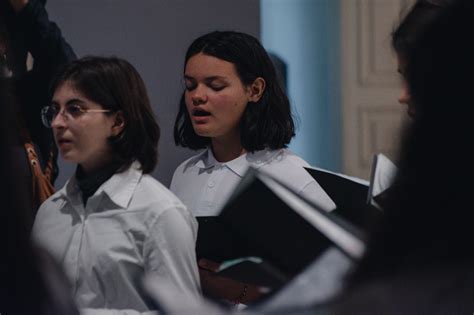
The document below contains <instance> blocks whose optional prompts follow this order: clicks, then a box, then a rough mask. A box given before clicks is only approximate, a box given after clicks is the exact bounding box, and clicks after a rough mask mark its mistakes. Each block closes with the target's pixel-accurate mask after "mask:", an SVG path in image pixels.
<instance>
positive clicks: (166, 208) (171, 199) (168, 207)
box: [130, 175, 197, 232]
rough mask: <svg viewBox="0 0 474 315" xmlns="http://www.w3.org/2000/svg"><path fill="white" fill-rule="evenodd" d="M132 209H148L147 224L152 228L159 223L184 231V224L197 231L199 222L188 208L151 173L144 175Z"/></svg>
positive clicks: (131, 206)
mask: <svg viewBox="0 0 474 315" xmlns="http://www.w3.org/2000/svg"><path fill="white" fill-rule="evenodd" d="M130 209H131V210H134V209H137V210H138V209H146V213H147V218H148V219H147V220H148V222H147V225H148V226H149V228H150V229H152V228H153V227H154V226H156V224H159V225H160V226H162V227H163V226H166V228H165V229H166V230H167V229H168V228H173V227H180V229H181V232H182V231H183V230H182V228H184V226H189V227H191V229H192V230H196V231H197V222H196V221H195V219H194V217H193V215H192V214H191V212H190V211H189V210H188V208H187V207H186V206H185V205H184V204H183V203H182V202H181V200H179V199H178V197H176V195H175V194H173V192H171V191H170V190H169V189H168V188H166V187H165V186H164V185H163V184H161V183H160V182H159V181H157V180H156V179H154V178H153V177H152V176H150V175H143V177H142V179H141V181H140V183H139V185H138V186H137V189H136V191H135V194H134V197H133V199H132V203H131V205H130ZM167 224H170V225H171V226H167ZM178 230H179V229H178Z"/></svg>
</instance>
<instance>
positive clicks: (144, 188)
mask: <svg viewBox="0 0 474 315" xmlns="http://www.w3.org/2000/svg"><path fill="white" fill-rule="evenodd" d="M133 201H134V202H135V203H140V204H143V205H148V206H152V205H153V206H154V207H153V208H155V209H167V208H176V207H178V208H179V207H184V205H183V203H182V202H181V201H180V200H179V199H178V197H176V196H175V195H174V194H173V193H172V192H171V191H170V190H169V189H168V188H166V187H165V186H164V185H163V184H162V183H160V182H159V181H158V180H156V179H155V178H153V177H152V176H151V175H148V174H144V175H143V176H142V178H141V180H140V182H139V183H138V184H137V187H136V189H135V192H134V196H133Z"/></svg>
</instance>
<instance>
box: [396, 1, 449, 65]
mask: <svg viewBox="0 0 474 315" xmlns="http://www.w3.org/2000/svg"><path fill="white" fill-rule="evenodd" d="M451 2H452V0H418V1H416V2H415V3H414V5H413V6H412V7H411V8H410V9H409V10H408V11H407V13H406V15H404V16H403V19H402V21H401V22H400V24H399V25H398V26H397V28H396V29H395V30H394V31H393V33H392V47H393V49H394V50H395V52H396V53H397V54H398V55H399V56H400V57H402V58H404V59H406V58H407V57H408V56H410V55H411V52H412V50H413V49H414V47H415V46H416V43H417V41H418V38H419V37H420V36H421V35H422V34H423V32H424V31H425V30H426V29H427V28H429V27H430V25H431V23H432V22H434V21H435V20H436V19H437V17H438V15H439V14H440V13H441V12H442V11H443V8H445V7H446V6H448V5H449V3H451Z"/></svg>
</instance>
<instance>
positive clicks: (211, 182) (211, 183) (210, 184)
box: [207, 181, 216, 188]
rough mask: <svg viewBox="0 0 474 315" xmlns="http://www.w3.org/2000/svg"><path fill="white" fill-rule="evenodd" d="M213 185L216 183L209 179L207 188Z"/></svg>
mask: <svg viewBox="0 0 474 315" xmlns="http://www.w3.org/2000/svg"><path fill="white" fill-rule="evenodd" d="M215 185H216V183H215V182H214V181H210V182H209V183H207V186H208V187H209V188H212V187H214V186H215Z"/></svg>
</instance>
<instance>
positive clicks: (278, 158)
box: [170, 149, 336, 216]
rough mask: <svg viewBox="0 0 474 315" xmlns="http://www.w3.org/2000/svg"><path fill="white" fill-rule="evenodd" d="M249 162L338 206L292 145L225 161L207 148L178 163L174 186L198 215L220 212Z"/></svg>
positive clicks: (323, 202) (322, 203) (322, 201)
mask: <svg viewBox="0 0 474 315" xmlns="http://www.w3.org/2000/svg"><path fill="white" fill-rule="evenodd" d="M249 166H252V167H254V168H257V169H259V170H260V171H263V172H267V173H269V174H270V175H272V176H274V177H275V178H276V179H278V180H280V181H281V182H283V183H285V184H287V185H288V186H289V187H291V188H293V189H294V190H295V191H297V192H298V193H299V194H300V195H302V196H304V197H306V198H308V199H310V200H312V201H314V202H315V203H316V204H318V205H320V206H321V207H322V208H324V209H325V210H327V211H331V210H334V209H335V208H336V205H335V204H334V202H333V201H332V200H331V198H329V196H328V195H327V194H326V193H325V192H324V190H323V189H322V188H321V186H319V184H318V183H317V182H316V181H315V180H314V178H313V177H311V175H309V173H308V172H307V171H306V170H305V169H304V168H303V167H304V166H309V164H308V163H307V162H306V161H304V160H303V159H302V158H300V157H298V156H297V155H295V154H294V153H292V152H291V151H290V150H288V149H279V150H261V151H256V152H254V153H246V154H243V155H241V156H239V157H238V158H236V159H234V160H232V161H229V162H225V163H220V162H218V161H217V160H216V158H215V157H214V155H213V153H212V150H211V149H207V150H205V151H204V152H201V153H199V154H197V155H195V156H193V157H191V158H190V159H188V160H186V161H184V162H183V163H181V165H180V166H178V168H177V169H176V171H175V172H174V175H173V180H172V181H171V187H170V189H171V191H172V192H174V193H175V194H176V196H178V198H180V199H181V201H183V203H184V204H185V205H186V206H187V207H188V209H190V210H191V212H192V213H193V214H194V215H195V216H213V215H217V214H219V211H220V210H221V207H222V206H223V205H224V204H225V202H226V201H227V199H228V198H229V197H230V195H231V194H232V192H233V190H234V188H235V187H236V185H237V184H238V183H239V181H240V179H241V178H242V177H243V175H244V174H245V172H246V171H247V169H248V168H249Z"/></svg>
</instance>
